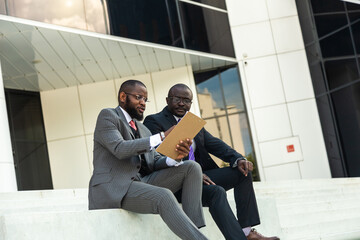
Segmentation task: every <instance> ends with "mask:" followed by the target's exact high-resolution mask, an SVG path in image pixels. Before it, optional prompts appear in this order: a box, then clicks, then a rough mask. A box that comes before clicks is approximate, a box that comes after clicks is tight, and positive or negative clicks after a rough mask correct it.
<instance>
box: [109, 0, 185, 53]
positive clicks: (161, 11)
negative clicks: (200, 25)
mask: <svg viewBox="0 0 360 240" xmlns="http://www.w3.org/2000/svg"><path fill="white" fill-rule="evenodd" d="M107 4H108V14H109V19H110V20H109V21H110V32H111V34H113V35H116V36H121V37H126V38H132V39H138V40H143V41H148V42H154V43H160V44H166V45H171V46H177V47H182V46H183V44H182V39H181V34H180V27H179V21H178V19H179V18H178V15H177V9H176V5H175V1H174V0H166V1H160V0H153V1H149V0H136V1H133V0H127V1H110V0H107Z"/></svg>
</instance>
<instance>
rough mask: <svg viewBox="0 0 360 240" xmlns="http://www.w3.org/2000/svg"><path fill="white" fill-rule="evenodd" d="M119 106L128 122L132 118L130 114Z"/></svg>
mask: <svg viewBox="0 0 360 240" xmlns="http://www.w3.org/2000/svg"><path fill="white" fill-rule="evenodd" d="M119 108H120V109H121V111H122V112H123V114H124V116H125V118H126V121H127V122H128V123H129V122H130V121H131V120H133V119H132V118H131V117H130V115H129V114H128V113H127V111H125V110H124V109H123V108H122V107H120V106H119Z"/></svg>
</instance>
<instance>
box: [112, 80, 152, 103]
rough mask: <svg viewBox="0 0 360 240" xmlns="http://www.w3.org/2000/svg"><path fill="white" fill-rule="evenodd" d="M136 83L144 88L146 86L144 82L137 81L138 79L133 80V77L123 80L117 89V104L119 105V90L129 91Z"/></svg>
mask: <svg viewBox="0 0 360 240" xmlns="http://www.w3.org/2000/svg"><path fill="white" fill-rule="evenodd" d="M136 84H138V85H141V86H143V87H144V88H146V86H145V84H144V83H142V82H141V81H139V80H134V79H129V80H126V81H125V82H123V83H122V84H121V86H120V89H119V92H118V102H119V105H120V93H121V92H129V91H131V89H132V88H134V87H135V85H136Z"/></svg>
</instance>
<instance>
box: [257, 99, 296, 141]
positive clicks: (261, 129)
mask: <svg viewBox="0 0 360 240" xmlns="http://www.w3.org/2000/svg"><path fill="white" fill-rule="evenodd" d="M253 113H254V120H255V126H256V131H257V136H258V139H259V142H263V141H269V140H275V139H280V138H287V137H291V136H292V131H291V125H290V119H289V114H288V111H287V108H286V105H285V104H281V105H275V106H271V107H266V108H259V109H254V110H253Z"/></svg>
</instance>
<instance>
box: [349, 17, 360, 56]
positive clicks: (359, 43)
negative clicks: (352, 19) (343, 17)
mask: <svg viewBox="0 0 360 240" xmlns="http://www.w3.org/2000/svg"><path fill="white" fill-rule="evenodd" d="M359 19H360V18H359ZM351 29H352V33H353V37H354V42H355V48H356V53H357V54H360V21H359V22H357V23H355V24H353V25H351Z"/></svg>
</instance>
